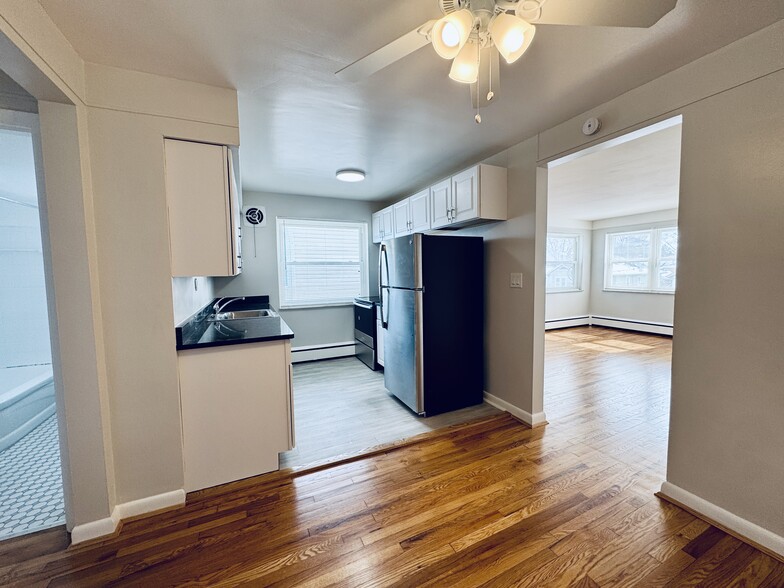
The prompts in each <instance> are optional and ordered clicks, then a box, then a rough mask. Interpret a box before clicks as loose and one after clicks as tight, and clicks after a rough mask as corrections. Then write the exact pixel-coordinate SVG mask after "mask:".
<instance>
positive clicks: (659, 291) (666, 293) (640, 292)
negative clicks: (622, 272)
mask: <svg viewBox="0 0 784 588" xmlns="http://www.w3.org/2000/svg"><path fill="white" fill-rule="evenodd" d="M602 292H619V293H621V294H664V295H666V296H674V295H675V292H670V291H665V290H623V289H621V288H603V289H602Z"/></svg>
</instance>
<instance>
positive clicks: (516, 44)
mask: <svg viewBox="0 0 784 588" xmlns="http://www.w3.org/2000/svg"><path fill="white" fill-rule="evenodd" d="M501 42H502V43H503V44H504V49H506V51H507V52H508V53H514V52H515V51H517V50H518V49H520V47H522V46H523V43H524V42H525V34H524V33H523V31H521V30H520V29H512V30H511V31H509V32H508V33H506V35H504V40H503V41H501Z"/></svg>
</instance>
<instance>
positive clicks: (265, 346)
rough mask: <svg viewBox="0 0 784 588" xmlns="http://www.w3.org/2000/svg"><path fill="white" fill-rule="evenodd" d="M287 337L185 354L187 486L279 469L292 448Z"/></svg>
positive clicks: (182, 399) (182, 389) (182, 374)
mask: <svg viewBox="0 0 784 588" xmlns="http://www.w3.org/2000/svg"><path fill="white" fill-rule="evenodd" d="M289 360H290V355H289V354H288V352H287V346H286V345H285V342H281V341H273V342H268V343H247V344H244V345H229V346H225V347H211V348H208V349H191V350H187V351H180V352H179V353H178V364H179V372H180V405H181V407H182V436H183V457H184V462H185V490H186V491H187V492H191V491H194V490H200V489H202V488H209V487H211V486H216V485H218V484H224V483H226V482H232V481H234V480H240V479H243V478H248V477H250V476H256V475H258V474H263V473H265V472H270V471H273V470H276V469H278V453H279V452H280V451H286V450H287V449H288V448H289V445H290V441H291V437H292V436H293V431H291V430H290V427H291V424H290V423H291V421H290V420H289V419H290V411H289V404H290V397H289V366H290V365H291V364H290V363H289Z"/></svg>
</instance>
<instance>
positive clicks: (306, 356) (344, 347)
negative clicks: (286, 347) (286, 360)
mask: <svg viewBox="0 0 784 588" xmlns="http://www.w3.org/2000/svg"><path fill="white" fill-rule="evenodd" d="M356 354H357V350H356V344H355V343H354V341H344V342H341V343H325V344H324V345H303V346H302V347H292V348H291V363H301V362H303V361H317V360H319V359H334V358H336V357H351V356H353V355H356Z"/></svg>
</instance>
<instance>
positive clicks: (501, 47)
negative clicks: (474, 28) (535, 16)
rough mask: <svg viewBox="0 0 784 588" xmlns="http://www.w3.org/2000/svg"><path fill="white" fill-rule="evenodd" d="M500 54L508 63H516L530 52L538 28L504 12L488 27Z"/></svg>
mask: <svg viewBox="0 0 784 588" xmlns="http://www.w3.org/2000/svg"><path fill="white" fill-rule="evenodd" d="M487 30H488V31H489V32H490V37H491V38H492V39H493V43H494V44H495V46H496V48H497V49H498V52H499V53H500V54H501V56H502V57H503V58H504V59H505V60H506V62H507V63H514V62H515V61H517V60H518V59H520V57H521V56H522V55H523V53H525V52H526V51H527V50H528V47H529V46H530V45H531V41H533V39H534V34H535V33H536V27H534V26H533V25H532V24H530V23H528V22H526V21H524V20H523V19H522V18H520V17H517V16H512V15H511V14H507V13H505V12H502V13H500V14H497V15H496V16H495V17H494V18H493V20H492V21H491V22H490V25H489V26H488V27H487Z"/></svg>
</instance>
